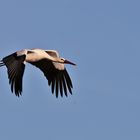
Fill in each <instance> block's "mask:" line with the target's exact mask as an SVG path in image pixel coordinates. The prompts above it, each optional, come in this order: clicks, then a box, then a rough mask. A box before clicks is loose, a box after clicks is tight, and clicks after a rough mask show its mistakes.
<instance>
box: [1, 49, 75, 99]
mask: <svg viewBox="0 0 140 140" xmlns="http://www.w3.org/2000/svg"><path fill="white" fill-rule="evenodd" d="M26 62H28V63H30V64H32V65H34V66H36V67H37V68H39V69H40V70H41V71H42V72H43V73H44V76H45V77H46V78H47V80H48V85H49V86H51V90H52V93H54V92H55V94H56V97H58V94H59V93H60V95H61V97H63V94H65V96H67V95H68V91H69V93H70V94H72V88H73V85H72V81H71V78H70V76H69V74H68V72H67V70H66V68H65V66H64V64H71V65H75V64H74V63H72V62H70V61H68V60H65V59H64V58H60V57H59V54H58V52H57V51H55V50H42V49H24V50H21V51H17V52H15V53H13V54H11V55H8V56H6V57H4V58H3V59H2V60H1V61H0V67H1V66H4V65H5V66H6V67H7V73H8V78H9V84H10V85H11V91H12V92H15V95H16V96H20V95H22V79H23V74H24V69H25V64H26Z"/></svg>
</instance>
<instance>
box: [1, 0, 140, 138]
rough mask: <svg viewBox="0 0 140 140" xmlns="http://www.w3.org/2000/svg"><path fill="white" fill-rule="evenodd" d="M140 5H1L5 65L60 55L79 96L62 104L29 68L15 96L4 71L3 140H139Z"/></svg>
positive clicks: (16, 0) (71, 1) (93, 0)
mask: <svg viewBox="0 0 140 140" xmlns="http://www.w3.org/2000/svg"><path fill="white" fill-rule="evenodd" d="M139 6H140V1H138V0H133V1H132V0H116V1H115V0H114V1H113V0H49V1H48V0H38V1H37V0H22V1H21V0H1V1H0V57H1V58H3V57H4V56H6V55H9V54H10V53H12V52H14V51H17V50H20V49H23V48H42V49H55V50H58V51H59V53H60V55H61V56H62V57H64V58H67V59H69V60H71V61H73V62H75V63H76V64H77V66H76V67H73V66H67V70H68V72H69V74H70V75H71V78H72V81H73V85H74V89H73V95H72V96H69V97H68V98H66V97H64V98H58V99H56V98H55V96H54V95H52V94H51V90H50V88H49V87H48V85H47V81H46V79H45V77H44V76H43V74H42V73H41V72H40V70H38V69H36V68H35V67H33V66H31V65H29V64H28V65H27V66H26V70H25V73H24V79H23V87H24V89H23V95H22V97H20V98H17V97H16V96H14V94H12V93H11V91H10V86H9V85H8V78H7V72H6V68H4V67H2V68H0V83H1V85H0V87H1V88H0V139H1V140H9V139H10V140H47V139H48V140H140V8H139Z"/></svg>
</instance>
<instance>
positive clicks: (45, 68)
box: [31, 59, 73, 97]
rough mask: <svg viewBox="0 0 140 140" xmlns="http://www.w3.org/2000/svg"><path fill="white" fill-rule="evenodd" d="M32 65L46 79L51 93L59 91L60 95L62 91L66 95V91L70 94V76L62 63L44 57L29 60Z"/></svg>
mask: <svg viewBox="0 0 140 140" xmlns="http://www.w3.org/2000/svg"><path fill="white" fill-rule="evenodd" d="M31 64H32V65H34V66H36V67H38V68H39V69H40V70H41V71H42V72H43V73H44V75H45V77H46V78H47V80H48V85H49V86H51V90H52V93H54V91H55V94H56V97H58V94H59V93H60V95H61V97H62V96H63V93H64V94H65V95H66V96H67V94H68V91H69V92H70V94H72V88H73V86H72V81H71V79H70V76H69V74H68V72H67V70H66V68H65V67H64V64H60V63H56V62H52V61H49V60H46V59H42V60H40V61H37V62H31Z"/></svg>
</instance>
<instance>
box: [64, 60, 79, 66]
mask: <svg viewBox="0 0 140 140" xmlns="http://www.w3.org/2000/svg"><path fill="white" fill-rule="evenodd" d="M64 63H65V64H71V65H74V66H75V65H76V64H74V63H72V62H70V61H68V60H65V61H64Z"/></svg>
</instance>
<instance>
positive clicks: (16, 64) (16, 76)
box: [2, 53, 25, 96]
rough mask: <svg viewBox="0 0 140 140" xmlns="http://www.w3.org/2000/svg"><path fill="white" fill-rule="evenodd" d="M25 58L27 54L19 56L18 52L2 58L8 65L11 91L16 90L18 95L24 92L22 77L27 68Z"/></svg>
mask: <svg viewBox="0 0 140 140" xmlns="http://www.w3.org/2000/svg"><path fill="white" fill-rule="evenodd" d="M24 60H25V55H21V56H17V53H13V54H11V55H9V56H6V57H4V58H3V59H2V61H3V63H4V64H5V65H6V67H7V72H8V78H9V84H10V85H11V91H12V92H13V91H14V92H15V95H16V96H19V95H21V93H22V79H23V74H24V69H25V64H24Z"/></svg>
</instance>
